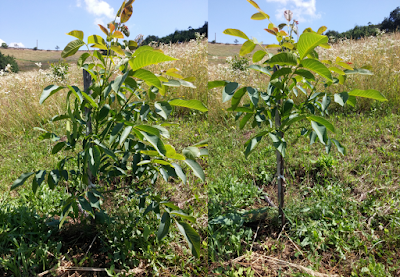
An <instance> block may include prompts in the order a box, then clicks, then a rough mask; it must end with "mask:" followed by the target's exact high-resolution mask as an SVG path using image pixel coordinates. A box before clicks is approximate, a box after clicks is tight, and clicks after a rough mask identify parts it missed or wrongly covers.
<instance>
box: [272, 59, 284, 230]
mask: <svg viewBox="0 0 400 277" xmlns="http://www.w3.org/2000/svg"><path fill="white" fill-rule="evenodd" d="M278 69H279V67H278V66H274V72H275V71H277V70H278ZM280 102H281V101H280V100H279V101H278V103H277V104H278V105H277V106H278V107H279V106H280V104H281V103H280ZM280 126H281V115H280V113H279V109H276V110H275V127H276V130H278V129H279V127H280ZM279 135H280V136H281V138H283V133H282V132H279ZM275 154H276V177H277V178H278V182H277V183H278V205H279V216H280V218H281V225H282V226H281V227H282V228H283V226H284V225H285V222H286V218H285V214H284V212H283V206H284V203H285V201H284V200H285V188H284V186H283V182H284V172H285V165H284V159H283V157H282V154H281V153H280V152H279V151H278V150H275Z"/></svg>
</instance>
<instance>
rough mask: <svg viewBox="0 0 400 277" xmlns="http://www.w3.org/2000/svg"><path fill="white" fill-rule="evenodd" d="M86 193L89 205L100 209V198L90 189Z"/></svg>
mask: <svg viewBox="0 0 400 277" xmlns="http://www.w3.org/2000/svg"><path fill="white" fill-rule="evenodd" d="M86 195H87V197H88V199H89V203H90V206H91V207H93V208H97V209H99V210H100V199H99V198H97V197H96V196H95V195H94V194H93V192H91V191H88V192H87V193H86Z"/></svg>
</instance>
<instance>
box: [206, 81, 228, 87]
mask: <svg viewBox="0 0 400 277" xmlns="http://www.w3.org/2000/svg"><path fill="white" fill-rule="evenodd" d="M226 83H227V82H226V81H210V82H208V89H213V88H217V87H223V86H225V85H226Z"/></svg>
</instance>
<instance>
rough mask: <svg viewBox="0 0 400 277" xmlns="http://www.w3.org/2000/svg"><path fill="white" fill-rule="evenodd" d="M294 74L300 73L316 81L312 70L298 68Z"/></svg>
mask: <svg viewBox="0 0 400 277" xmlns="http://www.w3.org/2000/svg"><path fill="white" fill-rule="evenodd" d="M294 74H297V75H300V76H302V77H304V78H306V79H308V80H313V81H315V77H314V74H312V73H311V72H310V71H308V70H305V69H297V70H296V71H295V72H294Z"/></svg>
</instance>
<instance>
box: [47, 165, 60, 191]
mask: <svg viewBox="0 0 400 277" xmlns="http://www.w3.org/2000/svg"><path fill="white" fill-rule="evenodd" d="M59 180H60V173H59V171H58V170H57V169H53V170H52V171H50V174H49V175H48V177H47V184H48V185H49V188H50V189H54V188H55V186H56V185H57V184H58V181H59Z"/></svg>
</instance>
